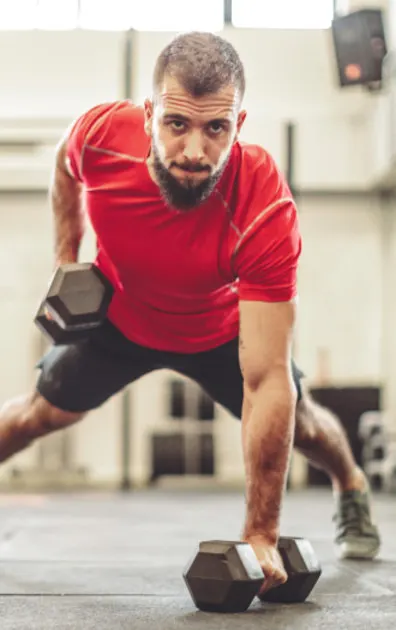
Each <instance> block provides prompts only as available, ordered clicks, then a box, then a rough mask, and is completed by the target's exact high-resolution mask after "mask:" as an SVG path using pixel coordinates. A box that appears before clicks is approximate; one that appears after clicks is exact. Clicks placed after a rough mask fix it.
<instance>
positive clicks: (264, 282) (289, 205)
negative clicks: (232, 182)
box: [234, 158, 301, 302]
mask: <svg viewBox="0 0 396 630" xmlns="http://www.w3.org/2000/svg"><path fill="white" fill-rule="evenodd" d="M300 254H301V235H300V229H299V221H298V213H297V208H296V204H295V202H294V200H293V198H292V195H291V192H290V189H289V187H288V186H287V183H286V181H285V178H284V177H283V175H282V174H281V172H280V171H279V169H278V168H277V167H276V165H275V164H274V162H273V160H272V159H271V158H268V159H267V160H266V161H265V162H264V163H263V164H262V165H261V166H260V168H259V169H258V170H257V173H256V177H255V178H254V189H253V193H252V195H251V198H250V208H249V222H248V223H247V225H246V227H245V228H244V230H243V232H242V233H241V234H240V236H239V239H238V241H237V244H236V247H235V250H234V271H235V273H236V275H237V278H238V280H239V284H238V287H239V288H238V293H239V299H241V300H257V301H264V302H287V301H290V300H291V299H292V298H294V297H295V296H296V295H297V270H298V261H299V257H300Z"/></svg>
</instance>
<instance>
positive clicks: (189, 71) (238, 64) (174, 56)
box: [153, 31, 245, 100]
mask: <svg viewBox="0 0 396 630" xmlns="http://www.w3.org/2000/svg"><path fill="white" fill-rule="evenodd" d="M167 74H169V75H170V76H172V77H174V78H175V79H177V80H178V81H179V83H180V84H181V85H182V86H183V87H184V89H185V90H187V92H189V93H190V94H191V95H192V96H203V95H206V94H214V93H215V92H218V91H219V90H220V89H221V88H223V87H225V86H227V85H230V84H234V85H235V87H236V88H237V90H238V91H239V94H240V98H241V100H242V98H243V95H244V93H245V71H244V67H243V64H242V61H241V59H240V57H239V55H238V53H237V51H236V50H235V48H234V46H233V45H232V44H230V42H228V41H226V40H225V39H223V38H222V37H219V36H218V35H214V34H213V33H204V32H195V31H194V32H191V33H184V34H182V35H178V36H177V37H175V38H174V39H173V40H172V41H171V42H170V43H169V44H168V45H167V46H166V47H165V48H164V49H163V50H162V52H161V53H160V55H159V57H158V59H157V62H156V64H155V68H154V76H153V88H154V94H156V93H157V92H158V90H159V89H160V88H161V84H162V82H163V80H164V77H165V75H167Z"/></svg>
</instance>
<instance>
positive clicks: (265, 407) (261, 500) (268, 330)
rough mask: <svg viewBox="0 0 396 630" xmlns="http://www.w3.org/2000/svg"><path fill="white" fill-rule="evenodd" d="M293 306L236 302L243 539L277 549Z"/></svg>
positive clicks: (290, 420)
mask: <svg viewBox="0 0 396 630" xmlns="http://www.w3.org/2000/svg"><path fill="white" fill-rule="evenodd" d="M295 311H296V306H295V302H294V300H291V301H288V302H262V301H257V300H255V301H249V300H241V302H240V346H239V356H240V366H241V371H242V374H243V381H244V400H243V410H242V443H243V454H244V461H245V469H246V503H247V513H246V522H245V526H244V532H243V538H244V539H245V540H246V539H247V540H249V541H250V542H254V541H255V540H257V542H258V543H260V544H262V543H266V544H268V546H269V547H272V546H276V544H277V540H278V536H279V520H280V512H281V504H282V497H283V492H284V488H285V483H286V477H287V472H288V465H289V460H290V453H291V448H292V443H293V435H294V418H295V406H296V391H295V386H294V383H293V378H292V373H291V347H292V336H293V326H294V321H295Z"/></svg>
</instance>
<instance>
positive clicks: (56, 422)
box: [19, 393, 84, 440]
mask: <svg viewBox="0 0 396 630" xmlns="http://www.w3.org/2000/svg"><path fill="white" fill-rule="evenodd" d="M83 416H84V413H76V412H70V411H63V410H62V409H59V408H58V407H55V406H54V405H52V404H51V403H49V402H48V401H47V400H46V399H45V398H44V397H43V396H41V395H40V394H38V393H36V394H34V396H33V397H32V398H31V399H30V400H29V401H28V402H27V403H26V405H25V407H24V410H23V412H22V414H21V417H20V423H19V424H20V430H21V432H22V433H23V435H25V437H26V438H28V439H30V440H34V439H36V438H38V437H42V436H44V435H47V434H48V433H52V432H54V431H58V430H60V429H65V428H66V427H69V426H71V425H72V424H75V423H76V422H78V421H79V420H81V419H82V417H83Z"/></svg>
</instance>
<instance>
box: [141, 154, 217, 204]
mask: <svg viewBox="0 0 396 630" xmlns="http://www.w3.org/2000/svg"><path fill="white" fill-rule="evenodd" d="M153 156H154V160H153V167H154V172H155V176H156V179H157V183H158V186H159V188H160V191H161V195H162V196H163V198H164V199H165V201H166V203H167V204H168V205H169V206H171V207H173V208H176V209H177V210H184V211H187V210H191V209H193V208H196V207H197V206H199V205H200V204H201V203H203V202H204V201H206V199H208V197H210V195H211V194H212V192H213V190H214V187H215V186H216V184H217V182H218V181H219V179H220V177H221V175H222V173H223V171H224V167H225V164H224V166H223V168H221V169H219V171H218V172H217V173H215V174H214V175H208V177H207V179H205V180H204V181H202V182H200V183H199V184H196V185H194V184H193V182H192V181H188V180H186V183H185V184H184V185H182V184H180V183H179V181H178V180H177V179H176V177H173V175H171V173H170V172H169V171H168V169H167V168H166V167H165V166H164V165H163V164H162V162H161V160H160V157H159V155H158V151H157V150H156V147H155V146H153ZM189 170H190V171H193V170H194V167H190V169H189ZM196 170H203V169H199V167H198V168H197V169H196Z"/></svg>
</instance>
